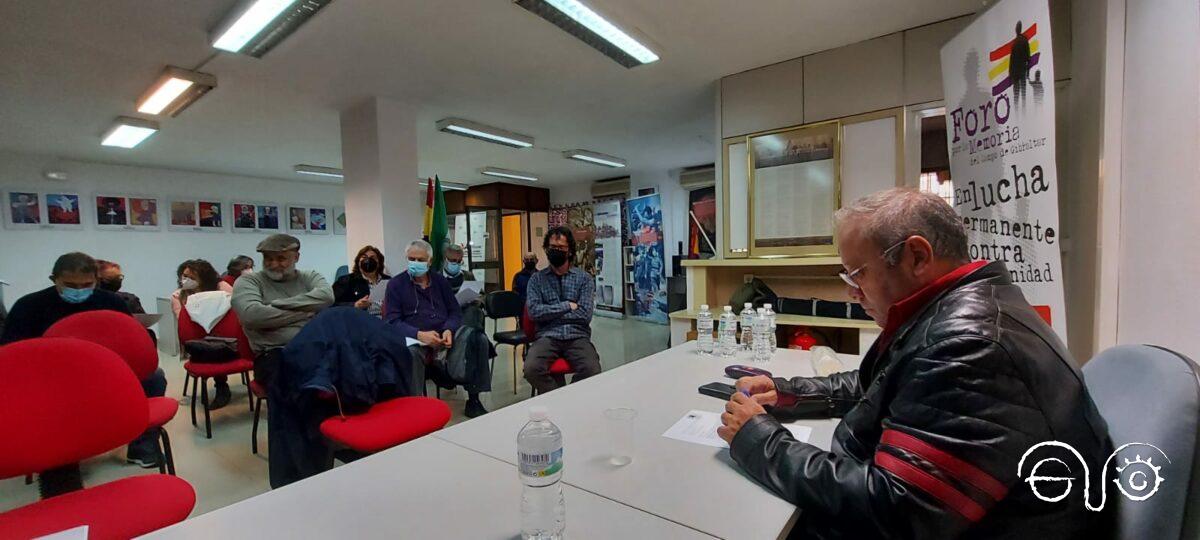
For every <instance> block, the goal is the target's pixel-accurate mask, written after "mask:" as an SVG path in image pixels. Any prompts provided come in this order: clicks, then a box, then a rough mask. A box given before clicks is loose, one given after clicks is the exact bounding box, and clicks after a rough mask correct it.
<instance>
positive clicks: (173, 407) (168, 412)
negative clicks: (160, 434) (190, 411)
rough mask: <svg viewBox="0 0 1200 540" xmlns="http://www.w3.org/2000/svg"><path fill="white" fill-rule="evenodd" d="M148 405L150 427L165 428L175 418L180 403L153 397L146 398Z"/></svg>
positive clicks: (166, 398)
mask: <svg viewBox="0 0 1200 540" xmlns="http://www.w3.org/2000/svg"><path fill="white" fill-rule="evenodd" d="M146 404H147V405H149V406H150V427H152V428H156V427H163V426H165V425H167V422H170V421H171V419H172V418H175V413H176V412H178V411H179V402H178V401H175V400H174V399H172V398H169V397H152V398H146Z"/></svg>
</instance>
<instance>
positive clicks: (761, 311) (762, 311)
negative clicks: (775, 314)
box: [758, 308, 767, 315]
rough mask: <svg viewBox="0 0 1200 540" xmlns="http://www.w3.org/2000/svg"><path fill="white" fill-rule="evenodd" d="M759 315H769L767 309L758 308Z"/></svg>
mask: <svg viewBox="0 0 1200 540" xmlns="http://www.w3.org/2000/svg"><path fill="white" fill-rule="evenodd" d="M758 314H759V315H766V314H767V308H758Z"/></svg>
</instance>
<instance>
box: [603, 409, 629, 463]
mask: <svg viewBox="0 0 1200 540" xmlns="http://www.w3.org/2000/svg"><path fill="white" fill-rule="evenodd" d="M604 418H605V419H607V421H606V422H605V423H606V424H608V440H609V443H610V444H611V446H612V452H611V453H610V454H609V458H608V462H609V463H612V464H613V465H616V466H618V467H620V466H624V465H628V464H629V463H630V462H631V461H633V421H634V419H635V418H637V411H636V410H634V409H630V408H628V407H614V408H612V409H604Z"/></svg>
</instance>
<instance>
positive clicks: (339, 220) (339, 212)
mask: <svg viewBox="0 0 1200 540" xmlns="http://www.w3.org/2000/svg"><path fill="white" fill-rule="evenodd" d="M333 234H341V235H344V234H346V207H345V206H335V207H333Z"/></svg>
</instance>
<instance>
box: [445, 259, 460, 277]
mask: <svg viewBox="0 0 1200 540" xmlns="http://www.w3.org/2000/svg"><path fill="white" fill-rule="evenodd" d="M459 272H462V263H456V262H447V263H446V273H447V274H450V275H452V276H457V275H458V273H459Z"/></svg>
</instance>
